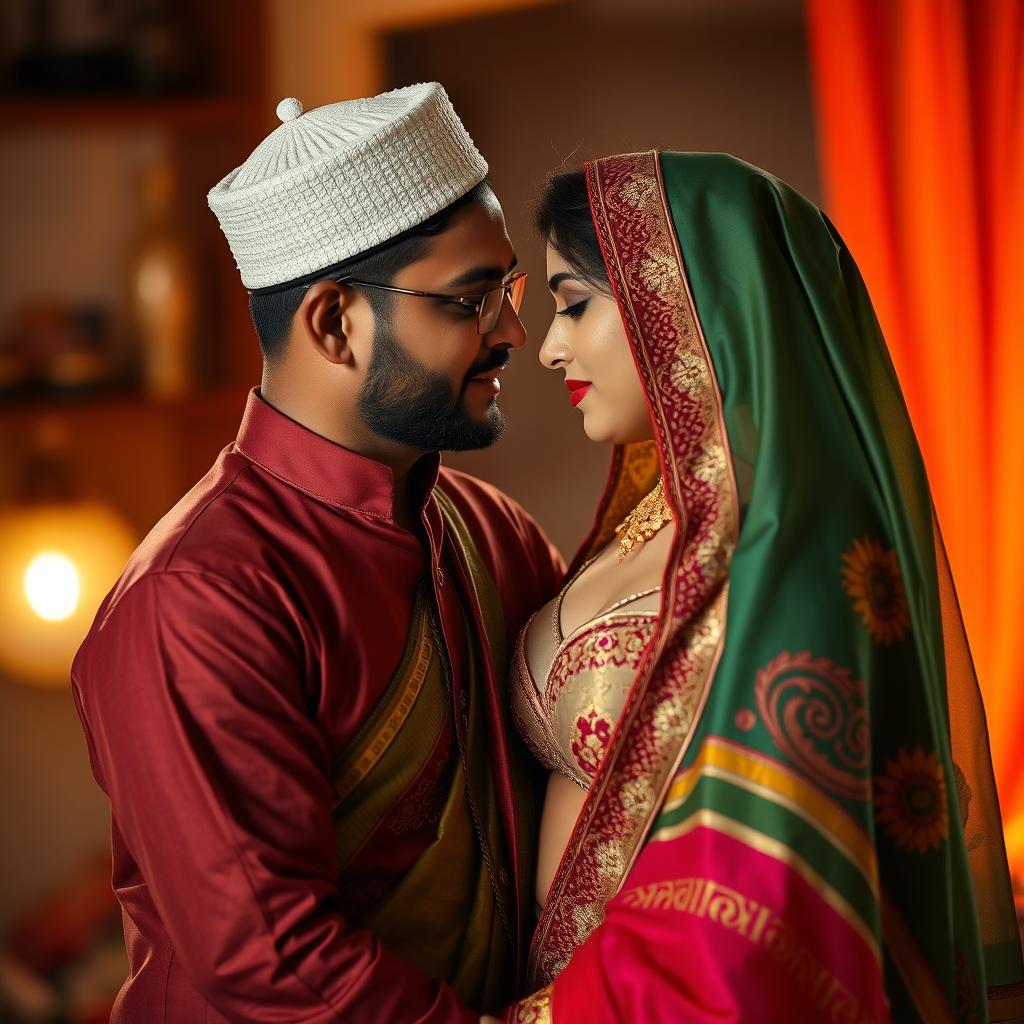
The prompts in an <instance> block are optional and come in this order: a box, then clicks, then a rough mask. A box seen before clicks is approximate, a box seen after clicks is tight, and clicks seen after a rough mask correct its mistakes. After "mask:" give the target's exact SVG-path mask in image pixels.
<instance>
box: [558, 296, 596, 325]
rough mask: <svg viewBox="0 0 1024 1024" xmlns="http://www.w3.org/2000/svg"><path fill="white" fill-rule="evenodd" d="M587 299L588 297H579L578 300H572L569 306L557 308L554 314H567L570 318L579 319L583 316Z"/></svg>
mask: <svg viewBox="0 0 1024 1024" xmlns="http://www.w3.org/2000/svg"><path fill="white" fill-rule="evenodd" d="M589 301H590V299H580V301H579V302H574V303H573V304H572V305H571V306H566V307H565V309H560V310H558V312H557V313H555V316H567V317H568V318H569V319H570V320H579V318H580V317H581V316H583V313H584V311H585V310H586V308H587V303H588V302H589Z"/></svg>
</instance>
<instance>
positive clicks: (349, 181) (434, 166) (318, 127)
mask: <svg viewBox="0 0 1024 1024" xmlns="http://www.w3.org/2000/svg"><path fill="white" fill-rule="evenodd" d="M277 116H278V117H279V118H280V119H281V121H282V123H281V124H280V125H278V126H277V128H275V129H274V130H273V131H272V132H271V133H270V134H269V135H268V136H267V137H266V138H265V139H264V140H263V141H262V142H261V143H260V144H259V145H258V146H257V147H256V149H255V150H254V151H253V153H252V155H251V156H250V157H249V158H248V159H247V160H246V161H245V163H243V164H242V166H241V167H237V168H236V169H235V170H233V171H232V172H231V173H230V174H229V175H228V176H227V177H226V178H224V179H223V181H221V182H219V183H218V184H217V185H215V186H214V187H213V188H212V189H211V190H210V193H209V195H208V196H207V201H208V202H209V204H210V208H211V209H212V210H213V212H214V213H215V214H216V215H217V219H218V220H219V221H220V226H221V229H222V230H223V232H224V234H225V235H226V236H227V239H228V244H229V245H230V246H231V252H232V254H233V255H234V257H235V263H237V264H238V269H239V271H240V273H241V275H242V282H243V284H244V285H245V286H246V288H249V289H258V288H268V287H271V286H273V285H280V284H285V283H287V282H289V281H294V280H295V279H296V278H301V277H304V276H306V275H308V274H313V273H316V272H317V271H320V270H323V269H325V268H326V267H330V266H332V265H334V264H335V263H339V262H341V261H342V260H345V259H348V258H349V257H352V256H357V255H358V254H359V253H362V252H366V251H367V250H368V249H371V248H373V247H374V246H376V245H379V244H381V243H382V242H386V241H387V240H388V239H390V238H394V237H395V236H396V235H400V234H401V233H402V232H403V231H406V230H408V229H409V228H412V227H415V226H416V225H417V224H421V223H422V222H423V221H425V220H427V219H428V218H430V217H432V216H433V215H434V214H435V213H439V212H440V211H441V210H443V209H444V208H445V207H446V206H448V205H449V204H450V203H453V202H454V201H455V200H456V199H459V198H460V197H461V196H464V195H465V194H466V193H467V192H469V190H470V189H472V188H473V187H474V186H475V185H477V184H479V183H480V182H481V181H483V179H484V178H485V177H486V175H487V163H486V161H485V160H484V158H483V157H482V156H481V155H480V153H479V151H478V150H477V148H476V146H475V145H473V140H472V139H471V138H470V137H469V135H468V133H467V132H466V129H465V128H464V127H463V125H462V122H461V121H460V120H459V117H458V115H457V114H456V113H455V110H454V109H453V107H452V105H451V102H450V100H449V99H448V96H447V94H446V93H445V91H444V89H443V88H442V87H441V86H440V85H439V84H438V83H437V82H428V83H426V84H421V85H409V86H406V87H405V88H403V89H394V90H392V91H391V92H386V93H383V94H382V95H380V96H373V97H371V98H370V99H360V100H346V101H345V102H343V103H330V104H328V105H326V106H323V107H316V108H315V109H313V110H307V111H305V112H303V109H302V104H301V103H300V102H299V101H298V100H297V99H294V98H288V99H285V100H282V101H281V102H280V103H279V104H278V105H277Z"/></svg>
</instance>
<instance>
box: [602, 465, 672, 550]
mask: <svg viewBox="0 0 1024 1024" xmlns="http://www.w3.org/2000/svg"><path fill="white" fill-rule="evenodd" d="M671 522H672V509H670V508H669V506H668V499H667V498H666V497H665V480H664V478H662V479H661V480H659V481H658V486H657V487H655V488H654V489H653V490H652V491H651V492H650V494H647V495H645V496H644V497H643V498H641V499H640V504H639V505H637V507H636V508H635V509H633V511H632V512H630V513H629V515H628V516H626V518H625V519H623V520H622V522H621V523H619V525H618V526H616V527H615V532H616V534H618V537H619V558H618V560H619V561H620V562H621V561H622V560H623V559H624V558H625V557H626V555H628V554H629V553H630V551H632V550H633V548H635V547H636V546H637V545H639V544H643V543H645V542H646V541H649V540H650V539H651V538H652V537H653V536H654V535H655V534H656V533H657V532H658V531H659V530H660V529H661V528H662V527H663V526H667V525H668V524H669V523H671Z"/></svg>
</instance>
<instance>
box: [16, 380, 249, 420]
mask: <svg viewBox="0 0 1024 1024" xmlns="http://www.w3.org/2000/svg"><path fill="white" fill-rule="evenodd" d="M247 394H248V390H247V389H246V388H243V387H233V388H231V387H225V388H216V389H211V390H208V391H196V392H194V393H192V394H190V395H184V396H182V397H181V398H173V399H160V398H153V397H151V396H149V395H146V394H144V393H141V392H138V391H128V390H125V391H102V392H91V393H89V392H80V393H78V394H75V393H72V392H69V393H67V394H63V395H62V394H45V393H41V394H40V393H36V394H33V395H25V396H18V397H15V398H10V399H7V400H0V430H8V429H12V428H13V429H20V428H21V427H23V426H24V425H25V424H26V423H31V422H34V421H38V420H40V419H45V418H47V417H50V416H57V417H65V416H67V417H69V418H73V419H75V420H79V419H81V418H82V417H87V418H90V419H93V418H99V417H103V418H107V417H118V418H135V417H139V416H170V417H177V416H203V415H205V414H207V413H211V412H212V413H218V412H221V411H223V410H231V409H234V410H236V411H237V414H238V417H239V418H241V415H242V411H243V409H244V408H245V400H246V396H247Z"/></svg>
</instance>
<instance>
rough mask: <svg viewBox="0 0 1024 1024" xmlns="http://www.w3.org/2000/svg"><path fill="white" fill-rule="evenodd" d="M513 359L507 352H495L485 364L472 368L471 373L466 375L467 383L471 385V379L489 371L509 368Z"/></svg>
mask: <svg viewBox="0 0 1024 1024" xmlns="http://www.w3.org/2000/svg"><path fill="white" fill-rule="evenodd" d="M511 358H512V355H511V353H509V352H508V351H507V350H495V352H494V354H493V355H492V356H489V357H488V358H487V359H486V360H485V361H484V362H482V363H479V364H478V365H476V366H472V367H470V370H469V373H467V374H466V383H467V384H468V383H469V381H470V378H472V377H476V376H478V375H479V374H481V373H487V372H488V371H489V370H502V369H504V368H505V367H506V366H508V361H509V360H510V359H511Z"/></svg>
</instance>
